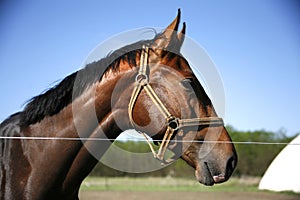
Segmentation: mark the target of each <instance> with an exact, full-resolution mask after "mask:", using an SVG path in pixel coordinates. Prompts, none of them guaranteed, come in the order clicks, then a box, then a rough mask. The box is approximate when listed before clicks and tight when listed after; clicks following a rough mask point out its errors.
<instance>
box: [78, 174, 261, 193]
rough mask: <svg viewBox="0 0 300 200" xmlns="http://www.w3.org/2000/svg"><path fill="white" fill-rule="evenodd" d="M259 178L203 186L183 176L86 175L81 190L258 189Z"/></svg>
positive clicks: (216, 190)
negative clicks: (120, 176)
mask: <svg viewBox="0 0 300 200" xmlns="http://www.w3.org/2000/svg"><path fill="white" fill-rule="evenodd" d="M258 182H259V178H243V179H237V178H232V179H230V180H229V181H228V182H226V183H223V184H218V185H215V186H213V187H207V186H203V185H202V184H199V183H198V182H196V181H195V180H193V179H190V178H189V179H184V178H172V177H165V178H157V177H147V178H129V177H125V178H99V177H88V178H87V179H86V180H85V181H84V182H83V184H82V187H81V190H83V191H85V190H97V191H103V190H110V191H204V192H218V191H219V192H223V191H226V192H230V191H249V192H250V191H258V189H257V185H258Z"/></svg>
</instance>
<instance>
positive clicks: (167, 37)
mask: <svg viewBox="0 0 300 200" xmlns="http://www.w3.org/2000/svg"><path fill="white" fill-rule="evenodd" d="M179 22H180V11H179V12H178V15H177V17H176V18H175V20H174V21H173V22H172V23H171V24H170V25H169V26H168V27H167V28H166V29H165V30H164V31H163V32H162V33H161V34H158V35H157V36H156V37H155V38H154V39H153V40H151V41H148V42H146V43H145V44H144V46H143V47H142V48H141V49H140V53H139V54H138V55H137V61H136V63H137V65H138V67H137V68H136V69H133V71H134V73H132V75H131V76H130V79H127V81H128V80H130V81H131V82H132V83H133V84H132V85H131V87H129V89H125V88H123V89H124V92H121V90H119V91H120V93H121V94H124V96H125V97H124V96H123V98H122V95H118V98H117V99H118V102H119V103H116V107H118V108H120V107H121V106H120V104H121V103H123V104H124V102H127V103H128V100H129V99H130V100H129V107H128V113H129V119H128V120H126V122H124V118H122V119H119V120H117V121H122V123H125V124H127V125H128V126H129V127H130V128H134V129H136V130H138V131H140V132H143V133H146V134H147V135H148V136H150V137H151V138H152V139H153V140H154V141H155V142H156V143H157V144H158V143H161V146H164V147H162V148H160V150H159V151H160V152H159V153H158V154H156V153H155V152H154V151H153V153H154V156H155V157H157V158H158V159H160V160H163V157H164V152H165V150H166V149H165V148H166V147H168V148H169V149H170V150H171V151H172V152H173V153H174V154H175V158H178V157H181V158H182V159H183V160H185V161H186V162H187V163H188V164H189V165H190V166H192V167H193V168H194V169H195V176H196V178H197V180H198V181H199V182H200V183H203V184H205V185H213V184H215V183H221V182H224V181H226V180H228V178H229V177H230V176H231V174H232V172H233V170H234V168H235V167H236V164H237V154H236V151H235V148H234V145H233V144H232V143H231V138H230V136H229V134H228V132H227V131H226V128H225V127H224V124H223V121H222V119H221V118H219V117H218V116H217V113H216V111H215V109H214V107H213V104H212V101H211V100H210V98H209V97H208V95H207V94H206V92H205V90H204V88H203V87H202V86H201V84H200V82H199V81H198V79H197V77H196V75H195V74H194V73H193V71H192V69H191V67H190V65H189V63H188V61H187V60H186V59H185V58H184V56H183V55H181V54H180V49H181V46H182V44H183V42H184V38H185V29H186V25H185V23H183V28H182V30H181V31H179V32H178V26H179ZM122 85H126V84H122ZM127 103H126V105H127ZM123 106H124V105H123ZM126 109H127V107H126ZM116 118H117V117H116ZM176 156H177V157H176Z"/></svg>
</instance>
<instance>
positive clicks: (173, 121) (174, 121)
mask: <svg viewBox="0 0 300 200" xmlns="http://www.w3.org/2000/svg"><path fill="white" fill-rule="evenodd" d="M168 126H169V127H170V128H172V129H173V130H174V131H176V130H178V129H179V119H178V118H176V117H174V116H172V117H170V118H169V119H168Z"/></svg>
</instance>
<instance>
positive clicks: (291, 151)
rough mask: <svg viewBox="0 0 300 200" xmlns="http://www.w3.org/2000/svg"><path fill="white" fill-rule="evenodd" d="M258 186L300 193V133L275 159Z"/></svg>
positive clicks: (261, 188)
mask: <svg viewBox="0 0 300 200" xmlns="http://www.w3.org/2000/svg"><path fill="white" fill-rule="evenodd" d="M258 188H259V189H260V190H272V191H276V192H281V191H293V192H296V193H300V135H298V136H297V137H296V138H295V139H294V140H292V141H291V142H290V144H289V145H287V146H286V147H285V148H284V149H283V150H282V151H281V152H280V153H279V154H278V155H277V157H276V158H275V159H274V160H273V162H272V163H271V165H270V166H269V168H268V169H267V171H266V172H265V174H264V176H263V178H262V179H261V181H260V183H259V186H258Z"/></svg>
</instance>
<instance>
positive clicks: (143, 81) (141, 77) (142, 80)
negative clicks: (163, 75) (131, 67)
mask: <svg viewBox="0 0 300 200" xmlns="http://www.w3.org/2000/svg"><path fill="white" fill-rule="evenodd" d="M135 82H137V83H139V84H140V85H142V86H145V85H146V84H147V83H148V76H147V75H146V74H140V73H139V74H138V75H136V77H135Z"/></svg>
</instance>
